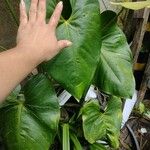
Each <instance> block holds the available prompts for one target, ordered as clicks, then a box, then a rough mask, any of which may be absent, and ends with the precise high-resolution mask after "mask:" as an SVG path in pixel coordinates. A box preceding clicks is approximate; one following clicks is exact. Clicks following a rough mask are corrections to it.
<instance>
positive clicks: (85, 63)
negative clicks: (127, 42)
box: [42, 0, 101, 99]
mask: <svg viewBox="0 0 150 150" xmlns="http://www.w3.org/2000/svg"><path fill="white" fill-rule="evenodd" d="M56 3H57V2H56V0H50V1H48V6H47V10H48V11H47V17H50V16H51V14H52V11H53V9H54V7H55V5H56ZM70 5H71V7H72V13H71V16H70V17H69V19H68V20H65V19H64V18H65V16H63V17H61V20H60V23H59V26H58V28H57V37H58V39H69V40H70V41H72V42H73V45H72V46H71V47H70V48H66V49H64V50H63V51H62V52H61V53H60V54H58V55H57V56H56V57H55V58H54V59H53V60H51V61H49V62H47V63H44V64H43V65H42V68H43V70H44V71H46V72H48V74H49V75H50V76H52V77H53V78H54V79H55V80H56V81H57V82H59V83H60V84H61V85H62V86H63V87H64V88H65V89H66V90H67V91H68V92H70V93H71V94H72V95H73V96H74V97H75V98H76V99H80V98H81V97H82V96H83V95H85V94H86V92H87V90H88V88H89V86H90V84H91V82H92V79H93V76H94V73H95V70H96V67H97V64H98V61H99V55H100V47H101V41H100V17H99V11H100V10H99V3H98V0H93V1H90V0H84V1H82V0H76V1H73V0H70ZM64 9H65V6H64ZM67 17H68V16H67Z"/></svg>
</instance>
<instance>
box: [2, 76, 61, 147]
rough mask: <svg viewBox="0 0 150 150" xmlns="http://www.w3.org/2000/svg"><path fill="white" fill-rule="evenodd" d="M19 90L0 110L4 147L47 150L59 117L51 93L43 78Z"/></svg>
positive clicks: (30, 81) (56, 105)
mask: <svg viewBox="0 0 150 150" xmlns="http://www.w3.org/2000/svg"><path fill="white" fill-rule="evenodd" d="M23 91H24V96H23V95H19V96H18V98H17V97H14V96H13V97H14V99H11V97H9V99H8V100H7V101H6V102H5V103H4V104H3V106H2V107H1V109H0V121H1V127H0V128H1V134H2V137H3V140H4V144H5V146H6V148H7V149H8V150H9V149H11V150H48V149H49V146H50V145H51V144H52V142H53V139H54V137H55V134H56V130H57V126H58V122H59V116H60V112H59V104H58V101H57V97H56V95H55V92H54V90H53V88H52V86H51V83H50V82H49V80H48V79H47V78H46V77H45V76H44V75H37V76H35V77H33V78H32V79H30V80H29V81H28V83H27V84H26V85H25V87H24V89H23ZM13 94H14V93H13ZM13 97H12V98H13Z"/></svg>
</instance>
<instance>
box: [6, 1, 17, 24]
mask: <svg viewBox="0 0 150 150" xmlns="http://www.w3.org/2000/svg"><path fill="white" fill-rule="evenodd" d="M5 2H6V4H7V7H8V9H9V11H10V13H11V15H12V17H13V19H14V21H15V23H16V25H17V26H19V21H18V19H17V16H16V13H15V12H14V10H13V8H12V6H11V4H10V2H9V0H5Z"/></svg>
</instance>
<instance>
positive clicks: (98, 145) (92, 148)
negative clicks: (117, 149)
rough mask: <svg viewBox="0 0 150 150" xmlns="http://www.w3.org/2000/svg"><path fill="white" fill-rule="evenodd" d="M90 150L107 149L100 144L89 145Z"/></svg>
mask: <svg viewBox="0 0 150 150" xmlns="http://www.w3.org/2000/svg"><path fill="white" fill-rule="evenodd" d="M90 150H107V148H106V147H105V146H104V145H102V144H99V143H95V144H91V145H90Z"/></svg>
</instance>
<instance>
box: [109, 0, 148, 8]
mask: <svg viewBox="0 0 150 150" xmlns="http://www.w3.org/2000/svg"><path fill="white" fill-rule="evenodd" d="M111 4H113V5H119V6H122V7H125V8H128V9H132V10H139V9H143V8H145V7H147V8H150V0H146V1H139V2H111Z"/></svg>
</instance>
